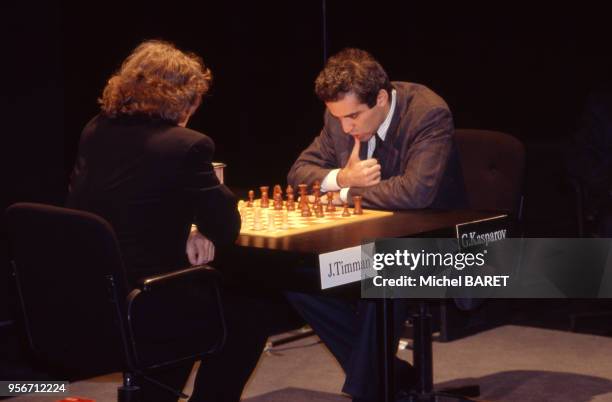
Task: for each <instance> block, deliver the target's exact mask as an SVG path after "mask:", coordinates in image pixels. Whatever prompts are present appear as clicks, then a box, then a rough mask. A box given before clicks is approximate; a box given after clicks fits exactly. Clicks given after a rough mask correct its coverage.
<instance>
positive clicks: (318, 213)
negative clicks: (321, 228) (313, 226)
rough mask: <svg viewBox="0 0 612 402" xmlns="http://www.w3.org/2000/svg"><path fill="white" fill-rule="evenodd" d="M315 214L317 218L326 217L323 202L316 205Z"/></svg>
mask: <svg viewBox="0 0 612 402" xmlns="http://www.w3.org/2000/svg"><path fill="white" fill-rule="evenodd" d="M315 216H316V217H317V218H323V217H325V214H324V213H323V205H321V203H319V204H318V205H316V206H315Z"/></svg>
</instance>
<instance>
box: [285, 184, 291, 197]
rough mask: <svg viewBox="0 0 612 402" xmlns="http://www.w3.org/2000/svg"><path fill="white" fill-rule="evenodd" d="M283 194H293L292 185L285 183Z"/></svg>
mask: <svg viewBox="0 0 612 402" xmlns="http://www.w3.org/2000/svg"><path fill="white" fill-rule="evenodd" d="M285 194H287V197H289V194H293V187H292V186H291V184H289V185H287V188H286V189H285Z"/></svg>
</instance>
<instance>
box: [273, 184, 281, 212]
mask: <svg viewBox="0 0 612 402" xmlns="http://www.w3.org/2000/svg"><path fill="white" fill-rule="evenodd" d="M279 188H280V186H279ZM274 209H275V210H276V211H280V210H281V209H283V198H282V196H281V193H277V192H275V193H274Z"/></svg>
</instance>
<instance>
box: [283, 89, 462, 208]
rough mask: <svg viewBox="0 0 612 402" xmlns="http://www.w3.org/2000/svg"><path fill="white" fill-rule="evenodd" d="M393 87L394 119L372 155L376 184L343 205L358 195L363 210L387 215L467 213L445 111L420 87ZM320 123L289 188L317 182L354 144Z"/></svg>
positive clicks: (334, 123) (330, 122)
mask: <svg viewBox="0 0 612 402" xmlns="http://www.w3.org/2000/svg"><path fill="white" fill-rule="evenodd" d="M393 87H394V88H395V90H396V105H395V110H394V112H393V118H392V119H391V124H390V126H389V129H388V131H387V135H386V137H385V141H384V142H383V143H382V149H377V151H376V152H377V154H378V160H379V162H380V164H381V167H382V171H381V181H380V183H378V184H376V185H374V186H370V187H361V188H360V187H351V189H350V190H349V197H348V198H349V200H348V201H349V202H352V200H351V197H352V196H353V195H361V196H362V197H363V205H364V206H365V207H368V208H379V209H392V210H397V209H414V208H427V207H431V208H462V207H466V206H467V202H466V196H465V189H464V183H463V175H462V173H461V165H460V164H459V158H458V153H457V149H456V146H455V143H454V139H453V133H454V127H453V118H452V115H451V112H450V110H449V109H448V106H447V105H446V103H445V102H444V100H443V99H442V98H440V97H439V96H438V95H436V94H435V93H434V92H433V91H431V90H430V89H428V88H427V87H425V86H423V85H419V84H413V83H409V82H393ZM324 120H325V125H324V127H323V130H321V134H320V135H319V136H318V137H316V138H315V140H314V141H313V142H312V144H310V146H309V147H308V148H307V149H306V150H304V152H302V154H301V155H300V156H299V157H298V159H297V160H296V161H295V163H294V164H293V166H292V167H291V170H290V172H289V175H288V182H289V183H290V184H292V185H294V186H296V185H297V184H300V183H306V184H312V183H313V182H314V181H315V180H319V181H322V180H323V178H325V176H326V175H327V174H328V173H329V172H330V171H331V170H332V169H335V168H341V167H344V166H345V165H346V162H347V160H348V158H349V155H350V153H351V150H352V149H353V144H354V141H353V139H352V137H351V136H349V135H347V134H346V133H344V132H343V130H342V126H341V124H340V121H339V120H338V119H337V118H335V117H333V116H332V115H331V114H330V113H329V111H326V112H325V117H324ZM377 148H378V146H377Z"/></svg>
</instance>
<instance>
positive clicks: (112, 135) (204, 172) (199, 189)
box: [67, 115, 240, 281]
mask: <svg viewBox="0 0 612 402" xmlns="http://www.w3.org/2000/svg"><path fill="white" fill-rule="evenodd" d="M213 152H214V143H213V141H212V140H211V139H210V138H209V137H207V136H205V135H203V134H201V133H199V132H197V131H194V130H190V129H188V128H183V127H178V126H176V125H174V124H172V123H169V122H166V121H163V120H159V119H151V118H148V117H145V116H126V117H118V118H114V119H111V118H107V117H105V116H103V115H99V116H97V117H95V118H94V119H92V120H91V121H90V122H89V123H88V124H87V126H86V127H85V129H84V130H83V133H82V135H81V141H80V145H79V152H78V156H77V160H76V164H75V167H74V171H73V173H72V176H71V183H70V192H69V195H68V200H67V206H68V207H71V208H77V209H83V210H87V211H91V212H94V213H96V214H98V215H101V216H102V217H104V218H106V219H107V220H108V221H109V222H110V223H111V225H112V226H113V228H114V229H115V232H116V234H117V237H118V239H119V243H120V247H121V249H122V253H123V257H124V260H125V264H126V268H127V270H128V276H129V277H130V278H131V280H132V281H134V280H136V279H137V278H140V277H142V276H145V275H151V274H155V273H160V272H164V271H168V270H171V269H175V268H179V267H184V266H188V265H189V264H188V260H187V257H186V254H185V244H186V240H187V237H188V234H189V229H190V225H191V224H192V223H196V224H197V226H198V229H199V230H200V232H201V233H203V234H204V235H206V236H207V237H208V238H209V239H211V240H212V241H213V243H214V244H215V246H216V247H217V249H219V248H223V247H224V246H226V245H229V244H231V243H233V241H234V240H235V239H236V236H237V235H238V232H239V230H240V216H239V214H238V212H237V209H236V199H235V197H234V195H233V194H232V193H231V191H230V190H229V189H228V188H227V187H225V186H224V185H222V184H220V183H219V180H218V179H217V177H216V175H215V173H214V169H213V167H212V164H211V161H212V156H213Z"/></svg>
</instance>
